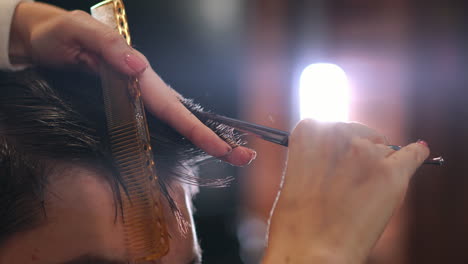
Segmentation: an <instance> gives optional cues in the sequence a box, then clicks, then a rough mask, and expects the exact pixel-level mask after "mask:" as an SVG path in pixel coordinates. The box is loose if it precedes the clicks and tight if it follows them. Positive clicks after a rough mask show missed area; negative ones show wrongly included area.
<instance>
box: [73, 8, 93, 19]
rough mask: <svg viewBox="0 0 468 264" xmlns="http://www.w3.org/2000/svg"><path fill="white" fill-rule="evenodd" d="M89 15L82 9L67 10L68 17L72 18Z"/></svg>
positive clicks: (86, 17) (87, 17) (88, 16)
mask: <svg viewBox="0 0 468 264" xmlns="http://www.w3.org/2000/svg"><path fill="white" fill-rule="evenodd" d="M90 17H91V16H90V15H89V14H88V13H86V12H85V11H82V10H72V11H70V12H68V18H72V19H84V18H85V19H89V18H90Z"/></svg>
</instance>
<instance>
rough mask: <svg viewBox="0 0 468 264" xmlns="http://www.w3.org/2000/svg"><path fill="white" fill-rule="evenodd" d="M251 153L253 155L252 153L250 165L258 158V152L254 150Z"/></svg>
mask: <svg viewBox="0 0 468 264" xmlns="http://www.w3.org/2000/svg"><path fill="white" fill-rule="evenodd" d="M250 151H251V153H250V161H249V163H250V162H252V161H253V160H254V159H256V158H257V152H256V151H255V150H253V149H251V150H250Z"/></svg>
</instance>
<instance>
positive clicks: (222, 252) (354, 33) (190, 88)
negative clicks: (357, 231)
mask: <svg viewBox="0 0 468 264" xmlns="http://www.w3.org/2000/svg"><path fill="white" fill-rule="evenodd" d="M45 2H48V3H52V4H55V5H58V6H61V7H64V8H66V9H82V10H86V11H88V10H89V7H91V6H92V5H94V4H96V3H97V2H98V1H88V0H81V1H60V0H55V1H45ZM125 4H126V8H127V13H128V17H129V23H130V29H131V33H132V37H133V41H134V46H135V48H137V49H138V50H140V51H142V52H143V53H144V54H145V55H146V56H147V57H148V59H149V60H150V62H151V63H152V66H153V67H154V69H155V70H156V72H158V73H159V74H160V75H161V76H162V78H163V79H164V80H165V81H166V82H167V83H168V84H170V85H171V86H172V87H173V88H175V89H176V90H177V91H179V92H181V93H182V94H183V95H185V96H187V97H191V98H194V99H195V100H196V101H197V102H199V103H201V104H202V105H204V106H205V107H206V108H208V109H211V110H213V111H215V112H217V113H220V114H223V115H227V116H231V117H236V118H240V119H244V120H247V121H251V122H255V123H259V124H263V125H267V126H271V127H274V128H279V129H283V130H291V129H292V128H293V126H294V124H295V123H296V122H297V121H298V120H299V119H300V118H301V117H314V118H317V119H322V120H335V121H347V120H349V121H358V122H362V123H365V124H367V125H369V126H371V127H373V128H376V129H377V130H379V131H380V132H382V133H383V134H385V135H387V137H388V139H389V141H390V142H391V143H392V144H395V145H403V144H406V143H409V142H413V141H416V140H417V139H424V140H426V141H427V142H428V143H429V145H430V147H431V150H432V155H433V156H438V155H443V156H444V158H445V159H446V161H447V162H446V165H445V166H443V167H430V166H425V167H423V168H421V169H420V170H419V171H418V173H417V174H416V176H415V177H414V178H413V181H412V183H411V188H410V192H409V194H408V196H407V199H406V200H405V202H404V205H403V207H402V209H401V210H400V211H399V212H398V213H397V214H396V215H395V216H394V219H393V220H392V222H391V224H390V225H389V227H388V228H387V230H386V231H385V233H384V235H383V236H382V238H381V240H380V241H379V243H378V245H377V246H376V248H375V249H374V252H373V254H372V256H371V257H370V259H369V263H379V264H380V263H468V250H467V249H468V243H467V242H468V191H467V190H468V177H467V176H468V175H467V172H468V168H467V165H466V164H467V163H464V160H463V159H464V156H465V155H466V151H465V150H466V149H467V147H468V140H467V136H468V134H467V132H468V122H467V121H466V120H468V104H467V102H468V97H467V95H468V89H466V87H465V86H466V83H467V74H466V72H467V55H468V49H467V48H466V47H467V36H468V32H467V30H466V28H467V27H465V24H466V22H467V16H466V15H465V14H466V11H467V10H466V7H467V4H466V3H465V1H456V0H444V1H430V0H425V1H422V0H413V1H409V0H310V1H299V0H178V1H155V0H152V1H150V0H127V1H125ZM248 145H249V146H250V147H253V148H255V149H256V150H257V153H258V158H257V160H255V161H254V162H253V163H252V164H251V165H250V166H248V167H245V168H234V167H231V166H228V165H223V164H221V163H217V164H213V165H207V166H205V167H204V168H202V170H201V173H202V174H203V175H205V177H219V176H223V175H226V176H235V177H236V181H235V182H233V184H232V186H231V187H229V188H224V189H202V190H201V193H200V194H199V195H198V196H197V199H196V201H195V206H196V208H197V211H196V215H195V219H196V223H197V229H198V232H199V238H200V241H201V244H202V248H203V249H204V252H203V253H204V263H207V264H219V263H224V264H229V263H236V264H237V263H245V264H251V263H258V262H259V259H260V257H261V255H262V248H263V246H264V231H265V224H266V219H267V217H268V215H269V211H270V208H271V205H272V202H273V200H274V198H275V195H276V191H277V188H278V185H279V181H280V177H281V173H282V170H283V165H284V162H285V160H284V158H285V148H283V147H279V146H275V145H273V144H271V143H266V142H261V141H258V140H255V139H249V144H248ZM465 157H466V156H465Z"/></svg>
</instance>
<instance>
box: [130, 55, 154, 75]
mask: <svg viewBox="0 0 468 264" xmlns="http://www.w3.org/2000/svg"><path fill="white" fill-rule="evenodd" d="M125 63H127V65H128V67H130V68H131V69H132V70H133V71H134V72H135V73H142V72H144V71H145V70H146V68H148V63H146V61H144V60H143V59H141V58H140V57H138V56H137V55H135V54H133V53H128V54H127V55H125Z"/></svg>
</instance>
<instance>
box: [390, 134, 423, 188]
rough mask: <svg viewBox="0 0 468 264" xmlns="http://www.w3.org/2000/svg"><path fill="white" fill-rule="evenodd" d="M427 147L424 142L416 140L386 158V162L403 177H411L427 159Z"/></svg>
mask: <svg viewBox="0 0 468 264" xmlns="http://www.w3.org/2000/svg"><path fill="white" fill-rule="evenodd" d="M429 153H430V150H429V147H428V145H427V143H426V142H425V141H422V140H418V142H416V143H412V144H409V145H407V146H405V147H403V148H401V149H400V150H398V151H395V152H394V153H392V154H391V155H390V156H388V157H387V159H386V162H387V164H388V165H389V167H390V168H394V169H396V170H398V172H399V173H400V174H401V173H402V174H403V175H405V177H408V179H409V177H411V175H413V173H414V172H415V171H416V169H418V168H419V166H421V165H422V163H423V162H424V160H425V159H427V157H429Z"/></svg>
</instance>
